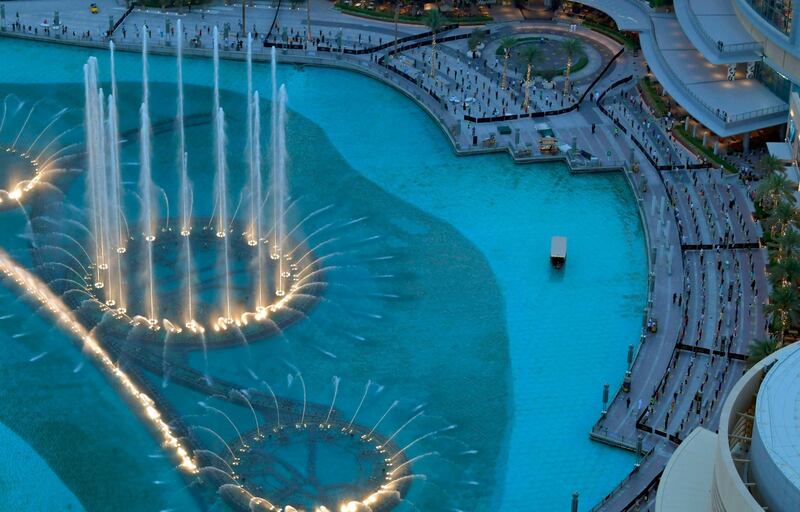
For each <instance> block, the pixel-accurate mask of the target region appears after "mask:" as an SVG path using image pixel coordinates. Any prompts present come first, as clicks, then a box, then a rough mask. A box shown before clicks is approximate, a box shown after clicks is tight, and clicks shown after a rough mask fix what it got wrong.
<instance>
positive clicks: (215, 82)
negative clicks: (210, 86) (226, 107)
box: [212, 25, 219, 115]
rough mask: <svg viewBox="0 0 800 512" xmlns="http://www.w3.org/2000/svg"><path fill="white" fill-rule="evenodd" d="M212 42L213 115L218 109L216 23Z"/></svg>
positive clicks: (217, 37) (217, 40) (217, 36)
mask: <svg viewBox="0 0 800 512" xmlns="http://www.w3.org/2000/svg"><path fill="white" fill-rule="evenodd" d="M212 42H213V44H214V48H213V49H212V55H213V62H214V115H217V112H218V111H219V30H218V29H217V27H216V25H215V26H214V35H213V37H212Z"/></svg>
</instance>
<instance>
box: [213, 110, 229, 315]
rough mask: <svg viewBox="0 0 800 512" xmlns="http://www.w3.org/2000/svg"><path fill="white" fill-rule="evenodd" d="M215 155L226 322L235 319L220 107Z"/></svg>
mask: <svg viewBox="0 0 800 512" xmlns="http://www.w3.org/2000/svg"><path fill="white" fill-rule="evenodd" d="M214 125H215V129H214V148H215V151H214V153H215V154H214V156H215V161H216V180H215V181H216V196H217V219H216V220H217V237H218V238H221V239H222V245H223V258H222V259H223V269H222V271H223V277H224V287H225V297H224V298H225V317H224V322H225V323H226V324H229V323H231V322H232V321H233V317H232V316H231V275H230V261H229V258H228V246H229V243H228V236H227V235H228V190H227V183H226V173H227V165H226V162H225V112H224V111H223V110H222V109H221V108H220V109H219V110H218V111H217V113H216V116H215V123H214Z"/></svg>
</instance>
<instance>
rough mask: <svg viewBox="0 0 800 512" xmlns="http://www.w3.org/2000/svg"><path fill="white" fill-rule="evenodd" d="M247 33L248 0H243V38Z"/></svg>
mask: <svg viewBox="0 0 800 512" xmlns="http://www.w3.org/2000/svg"><path fill="white" fill-rule="evenodd" d="M245 34H247V0H242V38H244V37H245Z"/></svg>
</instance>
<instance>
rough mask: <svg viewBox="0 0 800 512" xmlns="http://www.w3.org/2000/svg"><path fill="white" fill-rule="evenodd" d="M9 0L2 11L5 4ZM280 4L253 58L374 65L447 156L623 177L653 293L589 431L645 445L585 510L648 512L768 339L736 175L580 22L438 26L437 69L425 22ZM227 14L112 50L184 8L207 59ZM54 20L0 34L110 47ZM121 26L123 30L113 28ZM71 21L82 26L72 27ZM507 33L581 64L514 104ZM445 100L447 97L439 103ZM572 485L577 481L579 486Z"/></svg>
mask: <svg viewBox="0 0 800 512" xmlns="http://www.w3.org/2000/svg"><path fill="white" fill-rule="evenodd" d="M52 3H53V2H50V4H52ZM30 4H32V5H33V6H36V8H37V9H39V10H35V9H33V8H30V10H23V9H28V7H23V6H20V20H21V21H20V22H19V23H20V26H30V27H34V26H36V25H35V23H36V21H35V20H37V19H39V18H41V17H42V16H43V15H45V14H46V13H47V9H49V8H50V7H51V6H50V5H49V4H48V2H30ZM99 4H100V6H101V10H102V11H103V13H104V14H106V15H112V16H113V15H114V14H115V13H118V14H117V15H118V16H122V15H123V14H124V13H125V12H126V11H125V9H124V8H123V7H122V6H120V5H117V4H116V2H113V1H105V2H99ZM15 8H16V6H15ZM8 9H9V8H7V13H6V15H7V22H8V21H11V18H12V17H14V14H15V13H11V14H10V13H9V12H8ZM276 11H277V9H274V8H272V7H271V6H269V5H264V6H259V7H257V8H255V9H254V10H253V11H252V12H253V14H252V18H251V19H252V21H253V23H255V24H256V29H257V30H261V34H262V35H263V34H266V33H268V30H269V27H270V26H271V24H272V23H273V21H271V20H277V24H278V25H279V26H280V27H282V28H281V30H284V29H285V30H287V31H288V33H289V35H290V36H294V35H295V34H297V35H298V37H299V41H297V40H295V42H294V43H291V41H284V40H283V39H282V38H280V37H276V36H275V35H274V34H271V35H270V37H268V38H266V40H265V41H263V42H261V43H259V44H256V46H255V51H254V60H256V62H265V61H267V60H268V59H269V52H270V48H269V47H270V46H271V45H274V44H277V45H282V46H287V45H288V46H291V47H290V48H282V49H281V50H280V51H279V52H278V59H279V61H281V62H285V63H294V64H307V65H319V66H330V67H335V68H341V69H347V70H351V71H355V72H359V73H362V74H365V75H368V76H371V77H373V78H374V79H376V80H379V81H381V82H383V83H385V84H387V85H389V86H391V87H394V88H396V89H397V90H399V91H401V92H402V93H404V94H406V95H407V96H408V97H410V98H412V99H413V100H414V101H415V102H416V103H417V104H418V105H419V106H420V107H421V108H423V109H424V110H425V111H426V112H428V114H429V115H430V116H431V118H432V119H433V120H434V121H435V122H437V123H438V124H439V126H440V127H441V128H442V130H443V131H444V133H445V134H446V135H447V136H448V137H449V139H450V141H451V143H452V146H453V150H454V151H455V152H456V153H457V154H459V155H464V156H467V155H470V154H480V153H489V152H505V153H507V154H508V155H509V156H510V157H511V158H513V159H514V161H516V162H518V163H528V162H536V161H550V160H563V161H565V162H566V163H567V164H568V165H569V166H570V169H571V170H572V171H575V172H578V171H620V170H621V171H622V172H624V174H625V176H626V177H627V179H628V180H629V182H630V184H631V187H632V190H633V192H634V196H635V198H636V201H637V203H638V206H639V209H640V213H641V216H642V222H643V226H644V229H645V233H646V238H647V245H648V259H649V274H650V278H649V282H648V292H649V294H648V295H649V299H648V303H647V304H646V305H645V307H644V309H643V311H642V333H641V337H640V338H639V339H631V340H630V345H631V346H632V353H631V355H632V360H631V365H630V386H631V387H630V391H629V392H623V391H621V390H620V391H618V388H619V385H620V383H621V382H622V379H623V376H622V375H620V377H619V382H611V383H607V384H609V395H610V396H609V398H610V399H609V403H608V404H602V403H601V400H600V396H601V391H602V385H603V384H606V383H598V412H600V411H601V409H602V410H603V411H604V412H603V413H602V414H601V415H600V419H599V420H598V421H597V423H596V424H595V425H594V427H592V429H591V432H590V434H589V435H590V436H591V438H592V439H594V440H595V441H598V442H603V443H607V444H610V445H613V446H616V447H618V448H620V449H625V450H630V451H636V452H639V453H641V456H642V460H641V462H640V463H639V464H637V466H636V467H635V468H632V469H633V471H632V473H631V475H630V476H629V477H628V478H626V479H625V480H624V481H623V482H622V483H621V484H620V486H619V487H618V488H617V489H615V490H614V491H613V492H611V493H610V494H609V496H608V497H607V498H606V500H604V502H603V503H601V504H598V506H597V507H596V509H598V510H609V511H618V510H629V509H642V510H646V509H647V508H648V504H652V501H648V499H649V498H650V497H652V496H653V495H654V489H655V487H654V485H655V484H657V478H658V476H659V475H660V472H661V470H663V467H664V465H665V464H666V461H667V459H668V457H669V455H670V454H671V452H672V451H673V450H674V449H675V447H676V446H677V444H678V443H680V441H681V440H682V439H683V438H685V436H686V435H688V433H689V432H690V431H691V430H692V429H693V428H694V427H695V426H698V425H703V426H706V427H708V428H711V429H715V428H716V421H717V417H718V413H719V408H720V407H721V404H722V402H723V401H724V398H725V396H726V395H727V392H728V391H729V389H730V387H731V386H732V385H733V383H734V382H735V381H736V379H737V378H738V376H739V375H741V373H742V371H743V369H744V365H745V362H744V360H743V359H744V358H745V355H746V354H747V350H748V345H749V344H750V342H751V341H752V339H754V338H761V337H763V336H764V332H765V320H764V311H763V302H765V300H766V296H767V282H766V277H765V265H766V253H765V249H762V248H761V247H760V242H759V240H760V238H761V231H760V227H759V226H758V225H757V223H755V222H754V220H753V217H752V211H753V205H752V203H751V201H750V199H749V197H748V194H747V189H746V187H745V186H744V185H743V184H742V183H741V182H740V181H739V179H738V177H737V176H735V175H730V174H723V173H721V172H720V171H719V170H709V169H708V168H707V166H703V165H702V164H701V162H699V161H698V159H697V158H696V157H695V156H694V155H693V154H692V153H691V152H690V151H688V150H687V149H686V148H683V147H681V146H680V145H678V144H676V143H675V141H674V140H673V139H672V137H670V135H669V133H668V129H669V127H670V126H671V121H670V120H665V119H656V118H654V117H653V116H652V114H651V113H650V112H649V109H648V108H647V106H646V104H645V103H644V102H643V101H642V99H641V96H640V95H639V93H638V91H637V90H636V87H635V84H636V82H637V81H638V78H640V77H641V76H643V74H644V68H645V66H644V63H643V61H642V60H641V58H640V57H635V56H634V55H633V54H632V53H631V52H628V51H625V50H624V49H623V48H622V47H621V46H620V45H619V44H618V43H616V42H615V41H613V40H611V39H609V38H607V37H605V36H603V35H600V34H597V33H595V32H592V31H590V30H587V29H583V28H578V29H577V30H576V31H574V32H573V30H572V28H571V27H570V25H569V24H559V23H550V22H528V21H520V20H516V19H512V20H510V21H504V22H497V23H492V24H488V25H486V26H484V27H481V29H482V30H486V31H488V32H487V33H486V36H485V45H486V51H485V53H484V55H483V56H482V57H481V58H479V59H472V58H469V57H467V56H466V39H467V37H468V36H469V34H470V33H471V32H472V31H473V29H474V28H473V27H453V28H449V29H447V30H445V31H443V32H442V33H441V34H439V35H438V36H437V37H438V38H439V39H440V41H441V42H440V43H439V45H438V46H439V48H440V50H439V64H438V66H437V69H435V70H431V69H430V67H429V61H430V52H431V49H430V45H431V39H432V38H431V36H430V34H428V33H427V30H426V29H425V28H424V27H420V26H415V25H400V26H399V27H398V30H397V35H398V37H400V38H409V40H408V42H405V43H403V44H401V45H400V46H399V49H400V51H399V52H398V54H397V55H394V56H392V57H391V58H390V57H389V55H388V53H389V52H390V51H392V50H393V46H392V45H390V47H389V48H385V47H383V46H384V45H386V44H389V43H390V42H392V41H393V39H394V33H395V27H394V24H393V23H390V22H379V21H372V20H365V19H361V18H354V17H351V16H347V15H344V14H341V13H339V12H338V11H336V10H335V9H333V8H332V7H331V4H330V3H328V2H316V1H314V2H312V7H311V13H310V19H311V25H312V27H314V29H313V30H314V31H316V32H315V36H314V41H313V44H307V43H305V42H304V38H303V37H302V36H301V35H300V34H304V33H305V32H306V30H305V23H306V13H305V10H294V11H291V10H282V11H280V12H276ZM239 13H240V7H237V6H223V5H219V6H213V7H211V8H209V9H205V10H204V11H200V12H197V11H193V12H192V13H182V14H178V13H174V12H160V11H156V10H133V11H131V12H130V14H128V15H127V16H126V17H125V19H124V21H123V22H122V23H120V24H119V26H117V28H116V30H115V34H114V41H115V43H116V45H117V48H118V49H119V50H122V51H140V49H141V42H140V37H141V33H140V32H138V34H139V35H138V37H137V30H139V31H141V30H142V27H144V26H145V25H147V26H150V27H152V29H153V30H156V32H155V34H153V41H152V43H153V45H152V47H151V51H152V52H153V53H162V54H170V55H171V54H174V51H175V45H174V40H171V38H172V37H180V36H181V34H178V35H177V36H173V35H171V34H170V33H169V31H168V30H166V28H167V22H166V20H170V25H169V26H170V27H173V28H174V24H173V22H174V21H175V20H177V18H178V17H180V19H181V20H182V25H183V27H184V29H185V30H186V32H185V33H184V34H183V37H184V38H185V39H186V40H187V41H188V40H191V39H192V38H193V37H198V39H197V41H198V43H197V45H194V46H192V45H188V46H187V48H186V50H185V51H186V53H187V54H189V55H197V56H210V54H211V49H210V46H211V42H210V35H209V29H210V27H211V26H213V25H214V24H223V23H226V22H227V23H229V24H231V26H232V27H234V29H235V28H236V27H237V23H238V19H239V18H238V16H239ZM28 20H34V21H28ZM62 20H63V21H62V23H64V24H65V25H67V26H68V27H69V28H68V30H67V31H66V32H64V33H63V34H61V37H60V38H58V39H56V37H55V34H53V33H40V32H39V30H41V29H42V27H41V26H38V27H37V30H27V29H20V30H10V29H9V28H8V27H7V28H6V31H5V32H2V33H0V35H6V36H11V37H18V38H25V39H36V40H47V41H53V42H58V43H66V44H79V45H85V46H91V47H106V46H107V44H108V42H107V41H106V40H105V39H104V38H102V37H99V36H98V33H99V32H102V31H103V30H104V28H103V27H102V26H100V27H98V26H97V20H96V19H95V18H92V17H91V16H90V15H89V14H88V11H87V13H85V14H72V15H68V14H67V13H64V14H63V17H62ZM39 24H41V21H40V22H39ZM249 25H250V23H249V22H248V26H249ZM156 27H158V28H157V29H156ZM259 27H263V29H260V28H259ZM122 30H124V31H125V35H124V36H123V37H120V36H121V31H122ZM73 31H75V36H73V35H72V32H73ZM83 32H88V33H89V34H88V35H87V36H86V37H83V36H81V34H82V33H83ZM198 33H199V34H200V35H199V36H197V34H198ZM337 34H340V35H341V36H340V38H339V39H337ZM509 34H514V35H518V36H520V35H525V34H551V35H552V36H558V37H561V36H565V35H570V34H572V35H574V37H580V38H581V39H582V40H583V41H584V44H585V45H587V47H589V48H590V50H589V51H587V53H588V55H589V61H590V62H589V64H588V65H587V67H586V69H585V71H584V72H582V74H576V76H575V77H574V78H575V80H574V89H573V91H572V93H570V94H566V95H564V94H563V92H562V85H561V84H560V83H558V82H557V83H556V85H555V87H553V88H551V89H545V88H544V87H543V86H542V83H541V82H538V84H539V87H538V88H537V89H536V90H534V91H532V101H531V106H530V107H529V109H528V110H527V111H525V109H523V108H522V105H521V98H522V97H523V95H524V90H523V89H522V87H523V85H522V84H521V83H520V82H521V78H522V76H521V74H520V73H519V70H516V71H514V72H512V73H511V74H510V75H509V79H510V80H511V82H512V83H513V84H515V85H514V86H512V87H509V88H508V89H502V88H501V87H500V86H499V79H500V75H499V70H498V61H497V58H496V56H495V49H496V48H497V44H498V41H499V39H500V38H501V37H503V36H504V35H509ZM317 38H319V39H320V41H319V42H317V40H316V39H317ZM323 38H324V41H323V40H322V39H323ZM331 38H334V39H333V41H332V40H331ZM448 38H452V39H450V40H446V39H448ZM229 39H230V41H229V42H228V43H227V45H226V49H224V50H223V51H222V52H221V56H222V57H223V58H227V59H244V57H245V55H244V52H243V51H242V50H241V49H239V48H238V46H237V44H236V43H235V41H236V37H235V35H234V36H230V38H229ZM290 39H291V38H290ZM339 40H341V41H342V44H341V48H340V45H339V43H338V41H339ZM290 43H291V44H290ZM264 44H266V46H265V45H264ZM323 48H324V49H323ZM344 49H348V50H352V51H350V52H345V51H344ZM336 50H339V51H336ZM442 67H443V68H444V69H442ZM431 71H432V72H431ZM466 85H470V87H469V89H466ZM451 96H452V97H455V98H456V100H457V101H451V100H450V98H451ZM467 98H472V101H466V99H467ZM513 116H517V117H513ZM491 118H497V119H496V120H492V119H491ZM543 125H544V126H545V127H546V128H547V129H548V130H551V131H552V132H553V134H554V136H555V137H556V138H557V139H558V141H559V143H560V144H561V145H564V144H566V145H568V146H569V148H568V149H566V150H565V151H562V152H559V153H558V154H555V155H551V154H542V153H541V151H540V150H539V144H540V142H541V139H542V137H543V132H545V130H544V129H543V128H542V126H543ZM501 127H503V128H507V129H508V130H505V129H502V130H501ZM501 132H505V133H501ZM687 167H688V168H687ZM652 323H656V324H657V326H658V328H657V329H656V332H651V329H649V326H650V325H651V324H652ZM575 485H576V488H580V482H576V483H575Z"/></svg>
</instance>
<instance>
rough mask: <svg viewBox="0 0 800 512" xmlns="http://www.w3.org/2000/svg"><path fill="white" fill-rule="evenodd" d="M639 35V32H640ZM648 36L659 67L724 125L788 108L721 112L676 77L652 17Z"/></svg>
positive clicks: (784, 106) (781, 106)
mask: <svg viewBox="0 0 800 512" xmlns="http://www.w3.org/2000/svg"><path fill="white" fill-rule="evenodd" d="M640 37H641V34H640ZM650 37H651V38H652V42H653V45H654V51H655V54H656V59H658V61H659V63H660V64H661V67H662V68H664V69H665V70H666V72H667V74H668V75H669V77H670V78H671V79H672V81H673V82H674V83H675V84H677V85H678V86H679V87H680V88H681V89H682V90H683V92H685V93H686V94H688V95H689V96H690V97H692V98H693V99H694V100H695V101H696V102H697V103H698V104H700V105H701V106H702V107H704V108H705V109H706V110H707V111H708V112H709V113H710V114H712V115H713V116H715V117H717V118H718V119H720V120H721V121H722V122H723V123H725V124H726V125H731V124H733V123H737V122H741V121H746V120H748V119H754V118H756V117H761V116H765V115H770V114H776V113H778V112H782V111H784V110H788V108H789V105H788V104H786V105H775V106H772V107H766V108H760V109H756V110H751V111H748V112H742V113H740V114H735V115H729V114H726V113H725V112H722V111H721V110H719V109H717V108H714V107H713V106H711V105H709V104H708V103H706V102H705V101H704V100H703V99H702V98H701V97H700V96H699V95H698V94H697V93H695V92H694V91H692V90H691V89H689V87H688V86H686V84H684V83H683V81H681V80H680V78H678V75H677V74H676V73H675V71H674V70H673V69H672V67H671V66H670V65H669V64H668V63H667V61H666V58H665V57H664V55H663V54H662V53H661V51H660V49H659V47H658V39H657V37H656V29H655V24H654V23H653V18H652V17H650Z"/></svg>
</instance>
